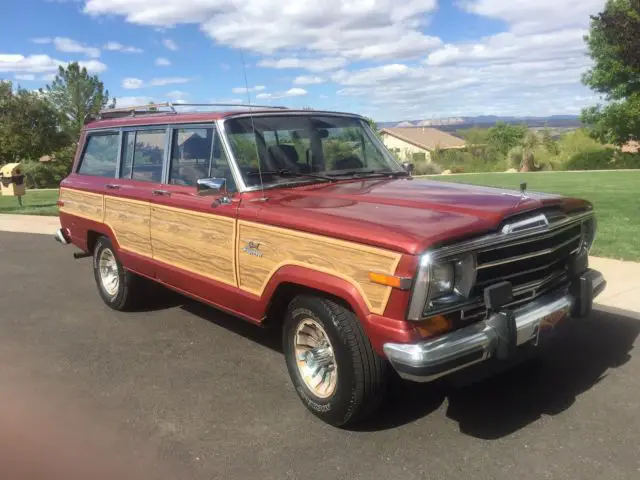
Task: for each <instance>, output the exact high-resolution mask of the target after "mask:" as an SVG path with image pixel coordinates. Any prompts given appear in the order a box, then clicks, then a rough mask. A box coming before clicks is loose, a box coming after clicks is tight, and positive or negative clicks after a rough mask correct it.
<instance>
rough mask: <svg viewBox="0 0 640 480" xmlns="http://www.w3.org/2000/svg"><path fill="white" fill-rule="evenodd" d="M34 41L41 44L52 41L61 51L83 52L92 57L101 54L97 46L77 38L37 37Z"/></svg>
mask: <svg viewBox="0 0 640 480" xmlns="http://www.w3.org/2000/svg"><path fill="white" fill-rule="evenodd" d="M31 41H32V42H33V43H36V44H39V45H46V44H49V43H52V44H53V46H54V47H55V49H56V50H57V51H59V52H65V53H81V54H83V55H86V56H87V57H90V58H98V57H99V56H100V49H99V48H96V47H89V46H87V45H84V44H82V43H80V42H77V41H76V40H73V39H71V38H67V37H54V38H50V37H37V38H32V39H31Z"/></svg>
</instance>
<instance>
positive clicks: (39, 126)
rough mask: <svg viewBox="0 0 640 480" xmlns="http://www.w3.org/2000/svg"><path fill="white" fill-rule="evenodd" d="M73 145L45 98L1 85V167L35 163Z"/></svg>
mask: <svg viewBox="0 0 640 480" xmlns="http://www.w3.org/2000/svg"><path fill="white" fill-rule="evenodd" d="M68 144H69V137H68V136H67V135H66V134H65V133H64V132H63V131H61V130H60V128H59V124H58V115H57V113H56V111H55V110H54V109H53V108H52V107H51V105H50V104H49V103H48V102H46V101H45V99H44V98H43V97H42V95H41V94H39V93H36V92H30V91H28V90H24V89H20V88H19V89H18V90H17V91H15V92H14V91H13V89H12V84H11V83H10V82H0V163H2V164H3V163H7V162H16V161H22V160H30V159H31V160H35V159H38V158H40V157H41V156H43V155H47V154H50V153H53V152H55V151H56V150H58V149H60V148H63V147H64V146H66V145H68Z"/></svg>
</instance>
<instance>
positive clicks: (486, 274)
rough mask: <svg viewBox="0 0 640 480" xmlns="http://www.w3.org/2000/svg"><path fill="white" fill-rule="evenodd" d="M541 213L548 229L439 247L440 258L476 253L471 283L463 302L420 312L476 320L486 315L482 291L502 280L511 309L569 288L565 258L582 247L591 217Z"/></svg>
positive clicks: (432, 307)
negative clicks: (510, 295) (510, 290)
mask: <svg viewBox="0 0 640 480" xmlns="http://www.w3.org/2000/svg"><path fill="white" fill-rule="evenodd" d="M530 215H531V216H535V215H536V214H530ZM537 215H540V212H537ZM545 215H546V216H547V219H551V221H550V223H549V225H548V227H545V226H542V227H541V226H539V225H537V224H536V225H534V226H533V227H532V229H531V231H529V232H518V234H514V235H508V234H494V235H491V236H489V237H488V238H486V239H484V240H485V241H481V240H482V239H476V240H475V241H473V240H472V241H470V242H467V245H468V246H469V248H465V244H460V245H456V246H452V247H450V248H449V250H450V251H451V252H447V251H446V250H445V249H443V250H445V251H444V252H443V255H441V256H439V257H440V258H443V259H455V258H456V256H459V255H460V254H462V253H467V252H474V253H475V254H476V260H477V277H476V284H475V286H474V288H473V289H472V291H471V294H470V295H469V299H468V301H465V302H464V303H463V304H457V305H452V304H449V305H448V306H444V305H443V306H442V307H443V308H438V306H437V301H436V302H434V303H435V304H434V303H431V304H429V305H427V306H426V310H425V313H424V315H425V316H426V315H434V314H437V313H450V312H459V319H460V320H461V321H463V322H464V323H467V322H473V321H477V320H480V319H482V318H484V317H485V316H486V314H487V311H486V307H485V305H484V301H483V292H484V289H485V288H486V287H488V286H490V285H493V284H495V283H498V282H501V281H508V282H510V283H511V284H512V286H513V297H514V298H513V302H511V303H510V304H509V305H508V306H509V307H511V308H515V307H517V306H520V305H522V304H524V303H527V302H529V301H531V300H533V299H534V298H536V297H538V296H540V295H542V294H544V293H546V292H549V291H551V290H555V289H559V288H564V287H566V286H568V281H569V266H570V261H571V259H572V257H573V256H574V255H575V254H576V253H577V252H579V251H580V248H581V245H582V223H583V221H588V220H589V219H590V218H591V217H590V215H588V214H583V215H578V216H576V217H575V218H573V219H572V218H569V217H566V216H564V215H549V213H547V212H545ZM434 307H436V308H434Z"/></svg>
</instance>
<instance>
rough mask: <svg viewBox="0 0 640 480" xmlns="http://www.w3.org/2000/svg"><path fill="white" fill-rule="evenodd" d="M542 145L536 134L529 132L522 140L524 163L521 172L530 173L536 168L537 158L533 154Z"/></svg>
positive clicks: (521, 165)
mask: <svg viewBox="0 0 640 480" xmlns="http://www.w3.org/2000/svg"><path fill="white" fill-rule="evenodd" d="M538 145H540V139H539V138H538V135H536V133H535V132H529V133H527V135H526V136H525V137H524V139H523V140H522V152H523V154H522V163H521V164H520V171H521V172H530V171H532V170H534V168H535V158H534V155H533V152H534V150H535V149H536V148H538Z"/></svg>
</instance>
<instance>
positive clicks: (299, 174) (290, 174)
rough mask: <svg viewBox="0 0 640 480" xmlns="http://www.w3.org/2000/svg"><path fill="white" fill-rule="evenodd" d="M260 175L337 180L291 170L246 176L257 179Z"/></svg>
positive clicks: (264, 171) (270, 171)
mask: <svg viewBox="0 0 640 480" xmlns="http://www.w3.org/2000/svg"><path fill="white" fill-rule="evenodd" d="M260 174H262V175H278V176H280V177H308V178H319V179H320V180H326V181H328V182H337V180H336V179H335V178H333V177H329V176H327V175H320V174H318V173H303V172H294V171H293V170H289V169H288V168H283V169H280V170H262V172H259V171H258V172H247V173H246V175H247V176H249V177H257V176H259V175H260Z"/></svg>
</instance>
